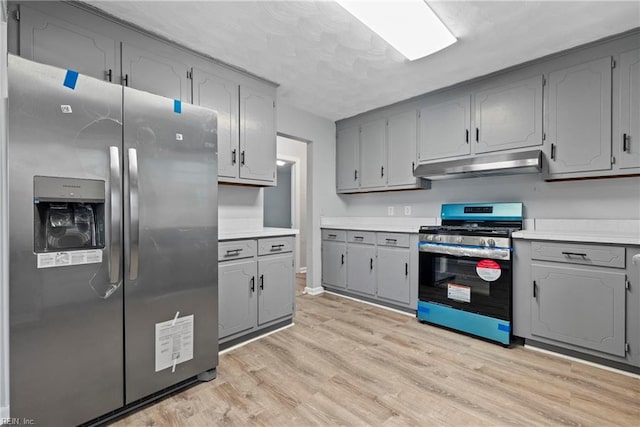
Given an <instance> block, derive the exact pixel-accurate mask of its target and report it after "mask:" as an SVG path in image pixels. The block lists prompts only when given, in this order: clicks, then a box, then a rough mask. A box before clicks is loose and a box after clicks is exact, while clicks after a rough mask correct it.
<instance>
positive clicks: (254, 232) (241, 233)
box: [218, 227, 299, 241]
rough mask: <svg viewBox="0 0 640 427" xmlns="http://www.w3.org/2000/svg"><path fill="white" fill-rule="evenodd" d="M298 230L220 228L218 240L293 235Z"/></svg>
mask: <svg viewBox="0 0 640 427" xmlns="http://www.w3.org/2000/svg"><path fill="white" fill-rule="evenodd" d="M298 233H299V231H298V230H297V229H295V228H274V227H262V228H256V229H247V230H220V232H219V233H218V241H224V240H237V239H259V238H262V237H278V236H295V235H296V234H298Z"/></svg>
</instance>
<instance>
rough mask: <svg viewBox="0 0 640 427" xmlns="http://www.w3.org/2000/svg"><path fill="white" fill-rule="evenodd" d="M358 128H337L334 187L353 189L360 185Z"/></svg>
mask: <svg viewBox="0 0 640 427" xmlns="http://www.w3.org/2000/svg"><path fill="white" fill-rule="evenodd" d="M359 147H360V128H359V127H357V126H356V127H351V128H346V129H342V130H339V131H338V133H337V136H336V187H337V189H338V191H340V190H354V189H357V188H359V187H360V180H359V179H358V178H359V177H358V162H359V154H360V153H359Z"/></svg>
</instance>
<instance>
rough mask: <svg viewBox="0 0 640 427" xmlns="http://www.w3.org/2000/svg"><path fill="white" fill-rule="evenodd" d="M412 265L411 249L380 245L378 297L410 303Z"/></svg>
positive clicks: (404, 303) (405, 303)
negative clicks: (410, 272)
mask: <svg viewBox="0 0 640 427" xmlns="http://www.w3.org/2000/svg"><path fill="white" fill-rule="evenodd" d="M410 265H411V256H410V252H409V249H405V248H393V247H381V246H379V247H378V259H377V268H378V277H377V284H378V289H377V296H378V298H384V299H386V300H389V301H393V302H396V303H400V304H403V305H409V303H410V302H411V278H410V276H409V271H410Z"/></svg>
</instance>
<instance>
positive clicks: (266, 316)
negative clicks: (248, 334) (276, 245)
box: [258, 253, 295, 325]
mask: <svg viewBox="0 0 640 427" xmlns="http://www.w3.org/2000/svg"><path fill="white" fill-rule="evenodd" d="M258 272H259V274H260V277H259V280H258V286H259V291H258V325H262V324H264V323H268V322H271V321H273V320H276V319H280V318H283V317H287V316H291V315H292V313H293V298H294V292H295V288H294V283H293V280H294V279H293V278H294V274H293V255H292V254H291V253H287V254H283V255H269V256H265V257H258Z"/></svg>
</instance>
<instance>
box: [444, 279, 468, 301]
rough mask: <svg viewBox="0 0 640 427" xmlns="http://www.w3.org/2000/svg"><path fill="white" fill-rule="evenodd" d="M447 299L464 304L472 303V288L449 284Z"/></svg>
mask: <svg viewBox="0 0 640 427" xmlns="http://www.w3.org/2000/svg"><path fill="white" fill-rule="evenodd" d="M447 298H449V299H453V300H456V301H462V302H471V286H464V285H458V284H456V283H447Z"/></svg>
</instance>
